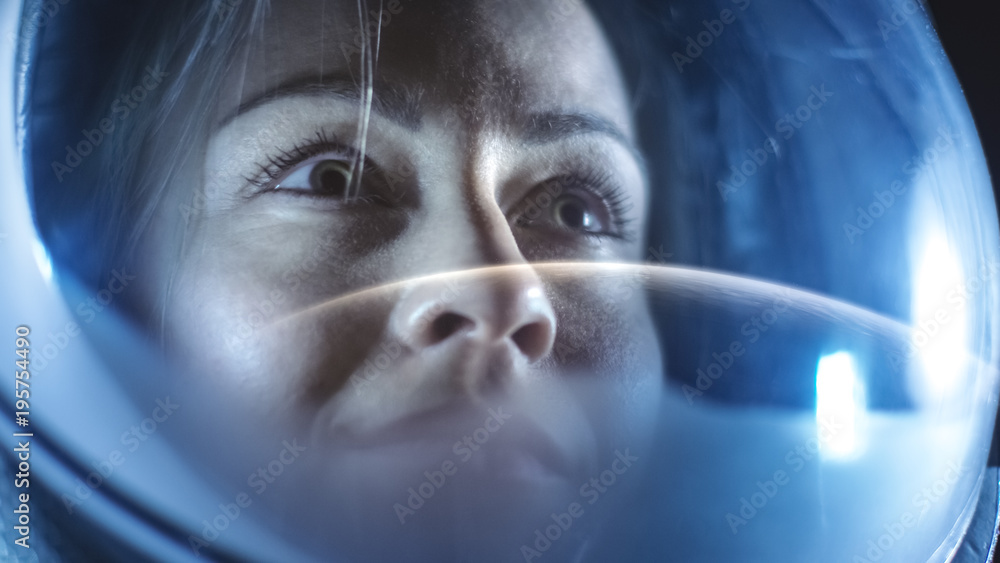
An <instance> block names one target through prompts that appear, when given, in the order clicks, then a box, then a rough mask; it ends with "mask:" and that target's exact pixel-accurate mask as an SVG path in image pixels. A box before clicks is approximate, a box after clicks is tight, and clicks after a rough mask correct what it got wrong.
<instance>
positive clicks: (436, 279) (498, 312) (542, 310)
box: [391, 265, 556, 363]
mask: <svg viewBox="0 0 1000 563" xmlns="http://www.w3.org/2000/svg"><path fill="white" fill-rule="evenodd" d="M391 325H392V330H393V331H394V332H395V333H396V336H397V337H398V338H399V340H400V341H401V342H403V343H404V344H406V345H407V346H408V347H410V348H411V349H412V350H413V351H415V352H417V353H422V352H427V351H432V350H434V349H436V348H437V349H443V348H447V347H449V346H455V345H459V346H460V345H462V344H459V342H462V343H463V344H464V345H465V346H468V347H469V348H470V349H472V350H473V351H475V350H480V351H484V352H490V351H493V350H495V349H497V348H504V347H505V348H506V349H507V350H509V351H510V352H511V353H512V354H513V356H514V358H512V359H513V360H515V361H516V360H518V359H521V360H527V362H528V363H534V362H537V361H538V360H541V359H542V358H544V357H545V356H547V355H548V354H549V353H550V352H551V350H552V345H553V342H554V341H555V333H556V319H555V313H554V311H553V309H552V304H551V303H550V302H549V299H548V297H546V295H545V291H544V288H543V286H542V282H541V280H540V279H539V277H538V274H537V272H535V270H534V269H532V268H531V267H530V266H528V265H507V266H497V267H493V268H488V269H483V270H478V271H477V272H476V273H475V274H474V275H470V274H468V273H466V274H461V275H459V276H449V275H437V276H430V277H428V278H425V279H423V280H421V281H419V282H417V283H415V285H413V286H411V287H410V288H409V289H408V290H407V291H406V292H405V294H404V295H403V297H402V299H401V300H400V301H399V303H398V304H397V307H396V310H395V311H394V313H393V318H392V321H391Z"/></svg>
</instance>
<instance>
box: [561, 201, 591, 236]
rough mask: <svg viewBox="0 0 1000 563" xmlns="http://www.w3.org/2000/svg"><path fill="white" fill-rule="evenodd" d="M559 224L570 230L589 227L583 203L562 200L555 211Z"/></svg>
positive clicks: (588, 218) (588, 217)
mask: <svg viewBox="0 0 1000 563" xmlns="http://www.w3.org/2000/svg"><path fill="white" fill-rule="evenodd" d="M557 213H558V219H559V222H560V223H562V224H563V225H565V226H567V227H569V228H571V229H579V228H582V227H589V226H590V216H589V215H587V209H586V207H585V206H584V205H583V202H582V201H580V200H579V199H576V198H573V199H570V200H564V201H563V202H562V203H561V204H560V205H559V208H558V210H557Z"/></svg>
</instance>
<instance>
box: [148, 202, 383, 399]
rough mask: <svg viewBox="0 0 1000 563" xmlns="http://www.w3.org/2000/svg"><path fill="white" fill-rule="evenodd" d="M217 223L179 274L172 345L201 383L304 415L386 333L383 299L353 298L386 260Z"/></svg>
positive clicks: (171, 308)
mask: <svg viewBox="0 0 1000 563" xmlns="http://www.w3.org/2000/svg"><path fill="white" fill-rule="evenodd" d="M218 223H220V222H218V221H217V224H216V225H214V226H213V227H211V228H203V229H201V230H200V231H199V232H198V233H197V234H195V235H193V236H192V237H191V240H190V241H189V243H190V244H189V245H188V247H189V248H193V249H194V248H196V249H199V252H189V253H188V254H187V255H186V257H185V258H184V259H183V260H182V261H181V263H180V264H179V265H178V266H177V270H176V274H175V276H174V277H175V281H174V282H173V287H172V288H171V290H170V293H169V299H168V302H167V303H168V304H167V311H166V317H165V321H166V322H165V324H166V329H167V342H168V347H169V349H170V351H171V352H172V353H173V355H174V356H175V357H176V358H178V359H180V360H181V361H184V362H186V363H187V364H188V366H187V367H188V373H190V374H191V375H192V379H193V380H194V381H199V380H210V381H212V383H213V384H218V383H222V384H223V385H225V386H227V387H231V388H232V389H233V390H234V391H236V392H237V393H239V394H240V395H242V396H244V397H246V398H247V400H248V402H250V403H251V404H256V405H259V406H260V407H261V408H262V409H265V410H267V411H268V412H271V413H273V412H274V410H275V409H276V408H278V409H284V408H293V405H294V409H295V412H299V413H303V414H304V412H303V411H304V410H305V409H308V406H309V405H310V404H311V403H319V402H322V401H323V400H324V398H325V397H328V396H329V395H330V394H332V393H334V392H336V391H337V390H338V389H340V388H341V387H342V386H343V385H344V384H345V382H346V379H347V376H348V375H349V374H350V373H351V372H353V371H354V370H355V369H356V368H357V367H358V366H359V365H360V364H361V363H362V362H363V359H364V358H363V353H362V352H361V351H363V350H367V349H368V348H370V347H371V346H372V345H373V344H374V343H375V342H376V340H377V339H378V337H379V335H380V334H381V333H382V331H383V330H384V326H385V322H386V319H387V318H388V311H389V308H388V306H386V305H384V304H383V303H382V301H384V300H378V299H373V298H370V297H367V296H366V295H365V294H364V293H362V294H361V296H360V297H355V298H351V297H345V296H349V295H351V294H352V292H356V291H358V290H359V289H362V288H364V287H367V286H368V285H369V283H370V280H371V279H373V278H376V277H379V275H378V272H379V261H378V260H377V258H376V257H371V258H369V259H367V260H360V261H358V260H356V259H354V258H353V257H345V256H344V255H343V254H342V253H341V252H340V249H341V248H342V246H340V245H338V244H337V243H336V242H335V239H333V238H331V237H328V236H324V237H320V238H318V239H317V238H309V239H306V238H303V237H301V236H299V237H298V238H295V237H293V236H290V235H291V233H290V232H286V233H282V234H284V235H285V236H271V235H268V236H261V235H260V233H258V235H257V237H256V238H250V237H248V236H246V235H247V234H248V233H252V232H253V231H252V230H248V229H247V228H246V227H245V226H240V227H239V228H237V229H228V228H226V226H225V225H221V224H218ZM276 240H283V241H284V242H283V243H280V244H279V243H275V242H274V241H276ZM347 261H350V262H351V265H347V264H346V262H347Z"/></svg>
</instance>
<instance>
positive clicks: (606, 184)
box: [521, 168, 635, 242]
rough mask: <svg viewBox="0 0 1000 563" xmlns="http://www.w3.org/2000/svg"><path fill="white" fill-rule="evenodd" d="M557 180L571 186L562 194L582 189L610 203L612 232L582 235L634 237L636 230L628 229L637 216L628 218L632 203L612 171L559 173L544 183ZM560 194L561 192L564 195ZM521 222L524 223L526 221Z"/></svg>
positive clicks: (629, 239)
mask: <svg viewBox="0 0 1000 563" xmlns="http://www.w3.org/2000/svg"><path fill="white" fill-rule="evenodd" d="M550 182H557V183H559V184H561V185H563V186H568V189H566V190H565V191H564V192H563V193H572V192H573V191H574V190H583V191H586V192H589V193H590V194H591V195H594V196H596V197H597V198H598V199H600V200H601V201H602V202H603V203H604V205H606V206H607V209H608V215H609V216H610V218H611V227H612V229H611V230H612V232H596V233H595V232H590V231H580V234H583V235H586V236H589V237H595V238H614V239H619V240H623V241H626V242H630V241H632V240H634V238H635V232H634V231H633V230H631V229H630V228H629V225H631V224H632V223H633V222H634V221H635V218H634V217H628V213H629V211H631V209H632V207H633V205H632V202H631V201H630V198H629V195H628V193H627V192H626V191H625V189H624V188H622V187H621V186H620V185H618V184H617V183H615V182H614V179H613V176H612V174H611V173H610V172H609V171H607V170H597V169H593V168H588V169H586V170H585V171H583V172H574V173H569V174H563V175H561V176H556V177H555V178H552V179H550V180H547V181H546V182H545V183H546V184H548V183H550ZM563 193H560V194H559V195H563ZM521 224H524V223H523V222H522V223H521Z"/></svg>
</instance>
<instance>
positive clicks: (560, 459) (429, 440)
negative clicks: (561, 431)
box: [336, 401, 575, 481]
mask: <svg viewBox="0 0 1000 563" xmlns="http://www.w3.org/2000/svg"><path fill="white" fill-rule="evenodd" d="M509 403H510V402H509V401H508V402H503V401H495V402H482V403H478V404H476V405H462V406H456V405H444V406H438V407H432V408H428V409H424V410H421V411H418V412H414V413H411V414H408V415H404V416H402V417H399V418H397V419H396V420H395V421H393V422H390V423H388V424H385V425H382V426H381V427H380V428H378V429H375V430H372V431H368V432H339V433H338V436H337V439H336V441H337V443H338V444H340V445H341V446H343V447H346V448H348V449H351V450H355V451H364V450H386V449H399V450H400V455H403V452H407V454H406V455H408V456H409V452H413V453H415V454H417V455H420V454H423V455H432V456H433V455H435V454H434V453H431V452H443V454H442V455H443V457H441V459H440V461H441V462H443V461H444V460H447V459H451V460H453V461H455V463H456V464H457V465H458V466H459V468H460V469H459V471H461V468H462V467H467V466H471V467H474V468H475V472H477V473H479V474H481V475H485V476H487V477H488V478H490V479H494V480H499V481H538V480H546V479H553V478H570V477H572V476H573V475H574V474H575V472H574V467H575V464H574V463H573V462H572V456H571V455H570V454H569V452H568V451H567V450H566V449H565V448H561V447H559V441H558V440H557V439H556V438H555V437H554V436H552V435H551V434H550V433H549V432H548V431H546V429H545V427H544V426H543V425H541V424H539V423H537V422H536V421H534V420H532V419H531V418H530V414H527V413H524V412H522V411H519V410H513V409H510V408H508V405H509ZM491 409H492V410H493V411H498V410H501V409H502V410H503V411H505V412H507V413H509V414H510V418H509V419H506V420H504V422H503V424H502V425H501V426H500V427H499V428H498V429H497V430H496V431H495V432H490V433H489V435H488V436H489V438H488V439H486V440H484V441H483V442H482V443H481V444H478V443H475V442H473V443H474V444H475V446H476V449H475V451H473V452H472V457H471V458H468V459H462V458H461V457H459V456H458V454H456V453H455V451H454V448H453V445H457V444H461V443H462V440H463V438H464V437H466V436H472V435H473V433H474V432H475V431H476V430H477V429H480V428H483V427H484V423H485V421H486V420H487V419H489V418H490V417H491V416H492V413H491V412H490V411H491ZM462 447H467V446H465V445H464V444H463V446H462Z"/></svg>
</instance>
